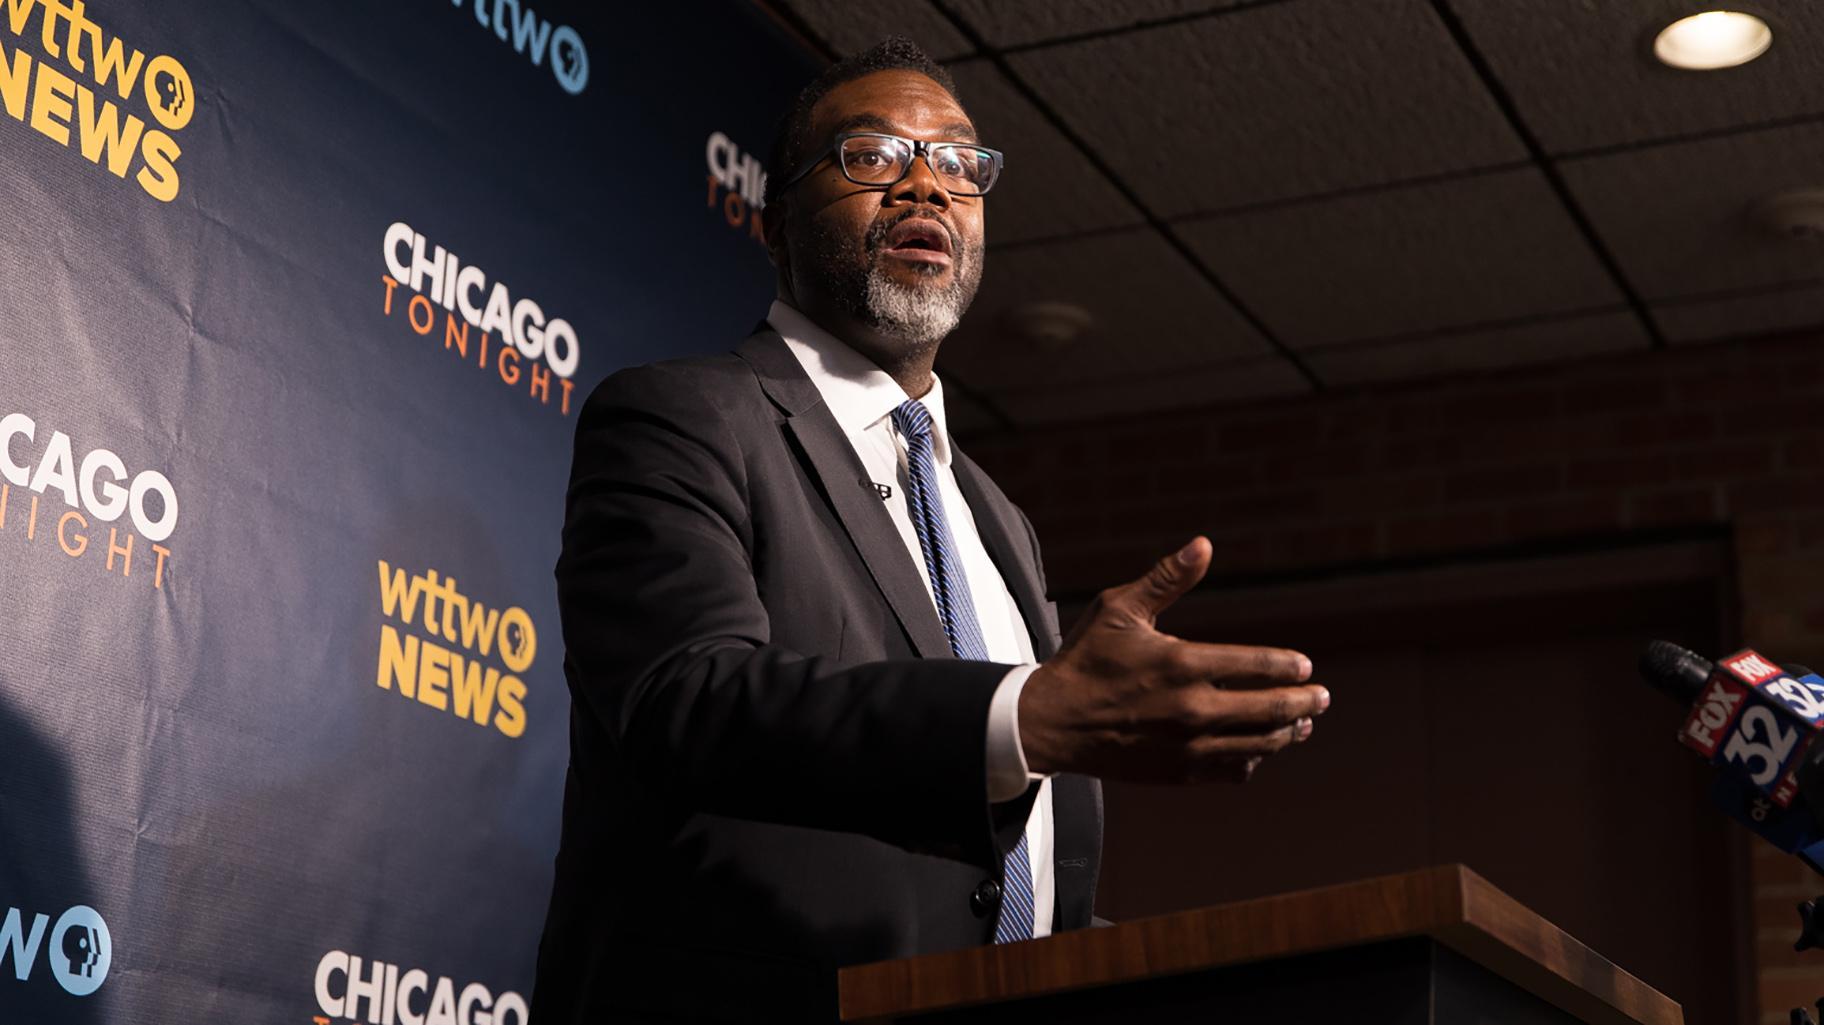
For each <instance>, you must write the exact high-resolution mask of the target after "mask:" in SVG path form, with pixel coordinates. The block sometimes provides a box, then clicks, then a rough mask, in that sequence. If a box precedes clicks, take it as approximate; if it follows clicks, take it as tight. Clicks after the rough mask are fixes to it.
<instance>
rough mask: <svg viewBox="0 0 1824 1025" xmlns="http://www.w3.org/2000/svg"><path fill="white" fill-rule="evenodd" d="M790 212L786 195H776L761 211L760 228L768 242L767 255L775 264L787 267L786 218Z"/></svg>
mask: <svg viewBox="0 0 1824 1025" xmlns="http://www.w3.org/2000/svg"><path fill="white" fill-rule="evenodd" d="M788 214H789V208H788V207H787V206H786V202H785V197H784V196H774V197H773V201H772V202H771V203H768V204H767V205H766V208H765V209H764V210H762V211H761V212H760V228H761V232H762V237H763V238H764V240H765V242H766V255H767V257H768V258H769V259H771V260H772V261H773V266H775V267H779V268H781V269H783V268H784V267H785V219H786V217H787V216H788Z"/></svg>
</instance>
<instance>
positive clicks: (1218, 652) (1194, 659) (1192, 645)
mask: <svg viewBox="0 0 1824 1025" xmlns="http://www.w3.org/2000/svg"><path fill="white" fill-rule="evenodd" d="M1178 643H1179V648H1178V650H1177V651H1175V652H1174V653H1173V655H1174V657H1175V658H1176V659H1177V660H1178V665H1179V666H1180V667H1181V668H1182V669H1183V670H1184V671H1185V672H1186V673H1188V674H1189V675H1191V676H1193V677H1195V678H1197V679H1199V680H1207V681H1209V682H1212V683H1265V684H1290V683H1303V682H1305V681H1306V680H1309V679H1310V678H1311V660H1310V659H1309V658H1306V657H1305V656H1304V654H1303V653H1302V652H1297V651H1292V650H1291V649H1289V648H1255V647H1249V646H1247V645H1241V644H1199V643H1197V642H1195V641H1180V642H1178Z"/></svg>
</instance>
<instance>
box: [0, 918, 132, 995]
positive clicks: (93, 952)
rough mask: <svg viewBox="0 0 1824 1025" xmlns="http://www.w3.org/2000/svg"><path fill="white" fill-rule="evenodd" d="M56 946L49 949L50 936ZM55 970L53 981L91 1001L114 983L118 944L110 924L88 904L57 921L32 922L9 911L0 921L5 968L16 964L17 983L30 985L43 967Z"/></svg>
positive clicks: (0, 947)
mask: <svg viewBox="0 0 1824 1025" xmlns="http://www.w3.org/2000/svg"><path fill="white" fill-rule="evenodd" d="M47 929H48V930H49V933H50V944H49V945H48V946H46V944H45V933H46V930H47ZM41 952H42V953H43V954H44V955H45V956H44V958H43V960H44V961H48V962H49V963H50V967H51V977H52V978H54V979H56V980H57V985H59V986H62V987H63V989H64V992H66V993H68V994H70V995H71V996H77V997H86V996H88V995H89V994H90V993H93V992H95V991H96V990H98V989H100V988H101V984H102V983H104V982H106V981H108V966H109V965H111V964H112V963H113V961H114V940H113V937H111V936H110V935H109V934H108V923H107V922H104V921H102V918H101V915H100V914H99V913H97V912H96V910H95V909H94V908H92V907H89V906H88V905H86V904H78V905H76V906H75V907H73V908H70V909H69V910H67V911H65V912H64V913H63V914H61V915H58V916H57V924H56V925H51V916H49V915H46V914H33V915H30V916H29V918H28V916H27V915H26V913H25V912H22V911H20V910H19V909H18V908H7V909H6V917H5V918H4V919H0V968H3V967H4V966H5V965H6V964H7V963H9V962H10V963H11V965H12V968H13V978H15V979H17V980H18V981H20V982H25V981H26V980H28V979H30V978H31V977H32V971H33V969H35V968H36V967H37V966H38V964H39V961H40V958H39V954H40V953H41Z"/></svg>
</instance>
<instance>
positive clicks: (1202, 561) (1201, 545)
mask: <svg viewBox="0 0 1824 1025" xmlns="http://www.w3.org/2000/svg"><path fill="white" fill-rule="evenodd" d="M1210 552H1211V549H1210V542H1209V541H1208V540H1206V539H1204V538H1203V537H1202V536H1201V535H1200V536H1198V537H1194V538H1191V542H1190V544H1187V545H1185V546H1184V547H1183V548H1180V549H1179V550H1178V551H1176V552H1174V553H1172V554H1171V555H1168V556H1166V557H1165V558H1163V559H1160V560H1159V561H1158V562H1155V563H1153V568H1152V569H1149V570H1147V571H1146V575H1145V576H1143V577H1141V578H1140V579H1138V580H1136V581H1134V582H1133V583H1131V584H1128V585H1126V586H1125V587H1122V588H1120V591H1121V593H1122V596H1123V597H1124V598H1126V599H1128V601H1129V602H1131V611H1133V612H1135V613H1138V614H1139V615H1142V616H1146V617H1149V618H1150V617H1153V616H1157V615H1158V614H1159V613H1161V612H1164V611H1165V610H1166V609H1167V608H1169V607H1170V606H1171V604H1172V603H1173V602H1175V601H1177V600H1178V599H1179V598H1180V597H1182V596H1183V594H1184V592H1186V591H1188V590H1190V589H1191V588H1193V587H1195V586H1197V581H1199V580H1202V579H1203V575H1204V574H1205V573H1207V572H1209V569H1210Z"/></svg>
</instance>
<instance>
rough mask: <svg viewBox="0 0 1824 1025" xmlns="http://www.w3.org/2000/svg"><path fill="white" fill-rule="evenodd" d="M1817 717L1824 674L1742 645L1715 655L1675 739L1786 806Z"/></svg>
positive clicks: (1823, 705)
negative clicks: (1794, 669)
mask: <svg viewBox="0 0 1824 1025" xmlns="http://www.w3.org/2000/svg"><path fill="white" fill-rule="evenodd" d="M1680 679H1681V682H1682V680H1683V679H1684V678H1683V677H1681V678H1680ZM1820 725H1824V679H1819V678H1818V677H1817V676H1816V675H1815V674H1814V675H1812V676H1810V677H1808V678H1807V677H1802V678H1796V679H1795V678H1794V677H1792V676H1789V675H1787V673H1786V671H1785V670H1784V669H1782V668H1781V667H1780V666H1779V665H1778V664H1776V663H1774V662H1773V661H1771V660H1770V659H1768V658H1767V657H1766V656H1764V655H1762V654H1760V653H1759V652H1757V651H1755V650H1754V649H1752V648H1745V649H1743V650H1741V651H1738V652H1736V653H1735V654H1733V655H1730V656H1728V657H1726V658H1723V659H1719V660H1718V661H1717V663H1716V666H1715V668H1714V669H1713V670H1712V671H1711V673H1710V678H1709V679H1708V680H1707V681H1705V683H1704V685H1703V687H1702V688H1701V689H1700V692H1699V695H1698V698H1697V701H1696V702H1695V703H1694V704H1693V705H1692V708H1691V714H1690V715H1689V716H1688V717H1687V718H1686V719H1685V726H1684V728H1683V729H1682V730H1680V731H1679V739H1680V740H1682V741H1684V743H1685V744H1686V745H1687V746H1689V747H1691V748H1692V749H1694V750H1696V751H1698V752H1699V753H1701V754H1703V755H1704V756H1705V757H1706V758H1709V759H1710V760H1711V761H1712V762H1713V763H1714V764H1716V765H1717V766H1718V767H1719V768H1723V769H1725V770H1727V771H1730V772H1733V773H1734V774H1736V775H1737V776H1738V777H1740V778H1742V779H1745V780H1747V781H1748V782H1750V783H1753V784H1754V785H1755V786H1756V787H1758V788H1759V789H1760V790H1762V791H1763V792H1765V793H1767V794H1768V795H1770V796H1771V797H1772V798H1773V801H1774V803H1775V804H1777V805H1779V806H1780V807H1781V808H1786V807H1789V806H1790V805H1791V804H1792V799H1793V798H1794V797H1795V796H1797V794H1798V779H1797V775H1796V772H1797V769H1798V767H1799V764H1800V761H1801V759H1802V757H1803V755H1804V754H1805V751H1806V749H1807V748H1808V747H1810V746H1811V742H1812V740H1814V739H1815V738H1816V737H1817V735H1818V732H1819V728H1820Z"/></svg>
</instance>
